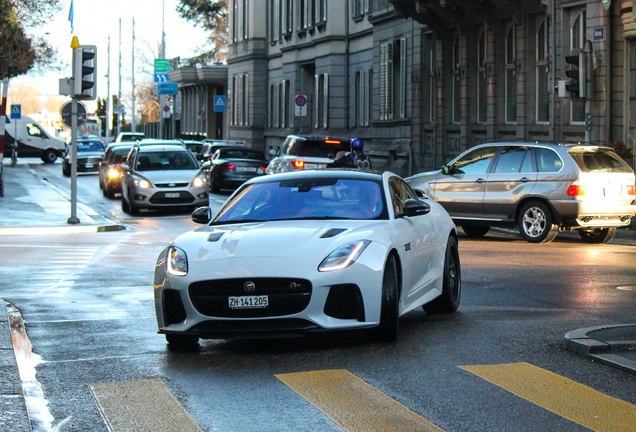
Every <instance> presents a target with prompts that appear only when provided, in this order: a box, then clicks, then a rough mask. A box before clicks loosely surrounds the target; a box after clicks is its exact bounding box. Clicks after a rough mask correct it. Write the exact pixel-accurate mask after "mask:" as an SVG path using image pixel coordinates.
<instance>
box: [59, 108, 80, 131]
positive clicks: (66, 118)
mask: <svg viewBox="0 0 636 432" xmlns="http://www.w3.org/2000/svg"><path fill="white" fill-rule="evenodd" d="M72 104H73V103H72V102H66V103H65V104H64V105H62V108H61V109H60V116H62V124H64V126H66V127H68V128H70V127H72V126H71V123H72V119H71V116H72V113H71V110H72V106H71V105H72ZM85 122H86V106H85V105H84V104H83V103H81V102H80V101H77V125H78V126H80V125H82V124H84V123H85Z"/></svg>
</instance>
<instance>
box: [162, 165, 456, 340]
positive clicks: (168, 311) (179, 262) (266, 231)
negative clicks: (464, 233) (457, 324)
mask: <svg viewBox="0 0 636 432" xmlns="http://www.w3.org/2000/svg"><path fill="white" fill-rule="evenodd" d="M192 220H193V221H194V222H197V223H204V224H207V225H206V226H204V227H202V228H199V229H196V230H194V231H191V232H189V233H186V234H183V235H181V236H179V237H177V238H176V239H175V240H174V241H173V242H172V243H171V244H170V245H169V246H168V247H167V248H166V249H165V250H164V251H163V252H161V254H160V255H159V258H158V260H157V264H156V266H155V278H154V287H155V289H154V296H155V308H156V315H157V323H158V327H159V333H162V334H165V335H166V339H167V341H168V344H169V345H172V346H175V347H188V346H195V345H196V343H198V340H199V338H204V339H206V338H207V339H219V338H220V339H233V338H260V337H272V336H273V337H277V336H280V335H300V334H305V333H311V332H319V331H332V330H333V331H335V330H345V329H373V330H374V332H375V333H376V335H377V336H379V337H381V338H382V339H384V340H387V341H392V340H395V338H396V337H397V334H398V328H399V319H400V317H401V316H402V315H404V314H406V313H408V312H410V311H412V310H414V309H416V308H419V307H423V308H424V310H425V311H426V312H427V313H447V312H448V313H449V312H454V311H455V310H456V309H457V308H458V306H459V303H460V297H461V271H460V260H459V254H458V243H457V235H456V232H455V225H454V224H453V222H452V220H451V218H450V217H449V216H448V213H447V212H446V211H445V210H444V209H443V208H442V207H441V206H440V205H439V204H437V203H436V202H434V201H430V200H422V199H419V198H418V195H417V194H416V192H415V191H413V189H411V188H410V187H409V186H408V185H407V184H406V183H405V182H404V180H402V179H401V178H400V177H398V176H397V175H395V174H393V173H391V172H384V173H375V172H369V171H365V172H362V171H354V170H333V169H329V170H313V171H300V172H292V173H284V174H276V175H268V176H261V177H256V178H253V179H251V180H248V181H247V182H245V183H244V184H243V185H242V186H241V187H239V188H238V189H237V190H236V191H235V192H234V193H233V194H232V195H231V196H230V198H229V199H228V200H227V202H226V203H225V204H224V205H223V207H222V208H221V210H220V211H219V212H218V213H217V214H216V216H214V217H212V213H211V210H210V208H209V207H203V208H199V209H197V210H195V211H194V212H193V214H192ZM405 245H407V247H405Z"/></svg>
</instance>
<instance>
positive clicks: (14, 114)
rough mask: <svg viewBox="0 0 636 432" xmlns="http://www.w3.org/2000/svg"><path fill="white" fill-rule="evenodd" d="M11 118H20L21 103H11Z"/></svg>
mask: <svg viewBox="0 0 636 432" xmlns="http://www.w3.org/2000/svg"><path fill="white" fill-rule="evenodd" d="M11 118H12V119H17V120H19V119H21V118H22V105H11Z"/></svg>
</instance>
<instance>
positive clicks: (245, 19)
mask: <svg viewBox="0 0 636 432" xmlns="http://www.w3.org/2000/svg"><path fill="white" fill-rule="evenodd" d="M248 12H249V0H243V10H242V11H241V24H242V25H241V30H242V33H241V37H242V39H243V40H247V39H248V37H249V31H248V30H249V22H250V21H249V14H248Z"/></svg>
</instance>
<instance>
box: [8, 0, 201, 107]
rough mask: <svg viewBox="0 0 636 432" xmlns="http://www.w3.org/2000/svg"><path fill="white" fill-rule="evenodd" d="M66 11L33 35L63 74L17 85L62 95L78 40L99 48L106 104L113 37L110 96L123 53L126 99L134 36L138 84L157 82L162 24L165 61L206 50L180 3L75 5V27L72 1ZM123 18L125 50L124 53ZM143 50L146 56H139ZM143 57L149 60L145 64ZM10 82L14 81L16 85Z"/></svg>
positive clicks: (119, 0) (100, 87) (34, 76)
mask: <svg viewBox="0 0 636 432" xmlns="http://www.w3.org/2000/svg"><path fill="white" fill-rule="evenodd" d="M62 4H63V9H62V11H60V12H59V13H58V14H56V15H55V16H53V17H52V20H51V22H50V23H47V24H45V25H43V26H41V27H39V28H37V29H29V30H30V31H31V32H32V33H33V34H36V35H44V37H45V38H46V39H47V40H48V41H49V43H50V44H51V45H52V46H53V47H55V48H56V49H57V50H58V56H59V58H60V59H61V60H62V61H63V63H64V64H65V67H64V69H63V70H61V71H53V72H47V73H44V74H42V73H40V72H31V73H29V74H27V75H25V76H21V77H16V78H14V79H13V80H15V82H16V83H24V84H26V85H33V86H36V87H38V88H39V89H40V91H41V92H42V94H43V95H52V96H54V95H57V94H59V79H60V78H65V77H71V59H72V50H71V40H72V37H73V36H77V37H78V39H79V43H80V44H81V45H95V46H97V69H98V83H97V94H98V96H99V97H100V98H103V99H106V96H107V94H108V87H109V86H108V81H109V80H108V78H106V75H107V74H108V65H109V60H108V57H109V56H108V53H109V50H108V40H109V37H110V94H111V95H112V94H117V93H118V91H119V76H120V73H119V70H120V68H119V56H120V51H121V63H122V66H121V77H122V78H121V82H122V89H121V93H122V97H123V95H125V94H130V93H131V91H132V63H133V60H132V43H133V38H132V32H133V18H134V33H135V42H134V43H135V52H136V53H137V55H136V56H135V60H134V64H135V83H136V84H140V83H142V82H153V78H154V77H153V69H154V68H153V63H152V62H153V60H154V58H155V57H158V54H157V53H158V49H159V44H160V42H161V29H162V24H163V28H164V31H165V39H166V56H165V58H167V59H170V58H174V57H179V56H180V57H184V58H185V57H191V56H193V55H196V54H197V53H198V52H199V49H200V47H202V46H204V45H205V41H206V36H207V34H206V33H205V32H204V31H203V30H202V29H201V28H198V27H194V25H193V24H192V23H191V22H188V21H186V20H184V19H182V18H180V17H179V15H178V14H177V12H176V10H175V9H176V6H177V4H178V0H73V9H74V14H73V28H74V31H73V33H71V23H70V21H69V19H68V16H69V9H70V5H71V0H63V1H62ZM120 19H121V49H120V40H119V39H120V37H119V33H120V24H119V23H120ZM140 50H141V51H143V55H141V54H140ZM144 57H145V59H146V60H145V61H144ZM13 80H12V81H13Z"/></svg>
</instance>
